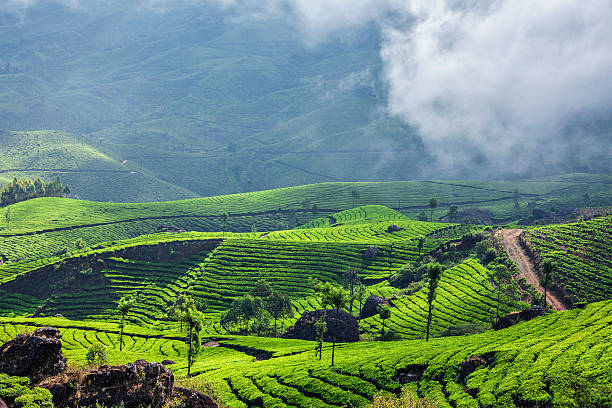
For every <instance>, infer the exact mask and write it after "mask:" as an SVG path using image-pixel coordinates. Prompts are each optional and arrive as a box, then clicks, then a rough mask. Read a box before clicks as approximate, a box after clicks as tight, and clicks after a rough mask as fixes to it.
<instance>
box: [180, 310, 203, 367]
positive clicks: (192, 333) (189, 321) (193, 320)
mask: <svg viewBox="0 0 612 408" xmlns="http://www.w3.org/2000/svg"><path fill="white" fill-rule="evenodd" d="M181 318H182V320H183V322H184V323H185V326H186V327H187V330H188V337H187V338H186V339H185V342H186V343H187V344H188V345H189V351H188V352H187V376H190V375H191V366H192V365H193V363H194V362H195V359H196V356H197V354H198V353H199V352H200V347H201V342H200V331H201V330H202V326H203V324H204V314H203V313H202V312H200V311H199V310H198V309H196V308H195V307H194V306H192V307H190V308H188V309H187V310H185V312H183V313H182V316H181Z"/></svg>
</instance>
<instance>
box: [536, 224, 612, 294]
mask: <svg viewBox="0 0 612 408" xmlns="http://www.w3.org/2000/svg"><path fill="white" fill-rule="evenodd" d="M525 241H526V244H527V246H528V247H529V248H530V249H531V251H532V252H533V253H534V254H536V255H537V256H538V257H540V258H543V259H544V260H548V261H549V262H551V264H552V266H554V268H553V269H554V279H553V277H552V275H551V276H550V280H549V282H548V283H549V285H552V283H553V282H557V283H558V284H560V285H561V286H562V287H563V288H564V290H565V291H566V292H568V293H569V294H570V295H571V297H572V299H573V300H574V301H576V302H580V301H588V302H594V301H597V300H604V299H609V298H610V296H612V268H611V267H610V261H609V254H610V251H611V247H610V243H611V242H612V216H610V215H609V216H605V217H599V218H594V219H592V220H590V221H583V222H579V223H572V224H561V225H551V226H547V227H541V228H536V229H533V230H530V231H528V232H527V235H526V238H525ZM541 268H543V264H542V266H541ZM542 271H544V270H543V269H542ZM543 278H545V276H543Z"/></svg>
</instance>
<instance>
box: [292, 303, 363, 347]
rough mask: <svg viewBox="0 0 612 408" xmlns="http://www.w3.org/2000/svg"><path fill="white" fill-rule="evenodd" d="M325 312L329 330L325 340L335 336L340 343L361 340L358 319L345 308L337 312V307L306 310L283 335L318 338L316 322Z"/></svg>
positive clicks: (308, 338) (293, 337)
mask: <svg viewBox="0 0 612 408" xmlns="http://www.w3.org/2000/svg"><path fill="white" fill-rule="evenodd" d="M323 314H325V323H327V331H326V332H325V334H324V335H323V340H324V341H333V340H334V338H335V339H336V341H337V342H339V343H348V342H353V341H359V328H358V325H357V319H355V317H354V316H352V315H350V314H348V313H347V312H345V311H344V310H340V311H339V312H338V313H336V310H335V309H327V310H314V311H311V312H304V313H302V316H301V317H300V318H299V319H298V321H297V322H295V324H294V325H293V326H291V327H290V328H289V329H287V332H286V333H285V335H284V336H283V337H285V338H287V339H301V340H316V338H317V330H316V327H315V323H316V322H317V320H318V319H320V318H321V317H323Z"/></svg>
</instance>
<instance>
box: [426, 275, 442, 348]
mask: <svg viewBox="0 0 612 408" xmlns="http://www.w3.org/2000/svg"><path fill="white" fill-rule="evenodd" d="M427 276H428V278H429V292H427V305H428V307H429V308H428V311H427V337H426V338H425V341H429V329H430V327H431V318H432V312H433V302H434V300H435V298H436V289H437V288H438V283H439V282H440V277H441V276H442V265H440V264H439V263H430V264H428V265H427Z"/></svg>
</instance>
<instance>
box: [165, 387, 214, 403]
mask: <svg viewBox="0 0 612 408" xmlns="http://www.w3.org/2000/svg"><path fill="white" fill-rule="evenodd" d="M173 397H174V398H177V397H178V399H180V400H181V403H180V408H218V405H217V404H216V403H215V402H214V401H213V400H212V398H210V397H209V396H208V395H206V394H202V393H201V392H198V391H194V390H189V389H187V388H180V387H174V395H173Z"/></svg>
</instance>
